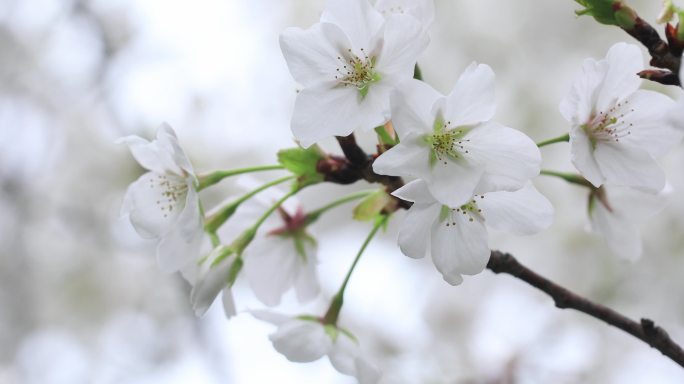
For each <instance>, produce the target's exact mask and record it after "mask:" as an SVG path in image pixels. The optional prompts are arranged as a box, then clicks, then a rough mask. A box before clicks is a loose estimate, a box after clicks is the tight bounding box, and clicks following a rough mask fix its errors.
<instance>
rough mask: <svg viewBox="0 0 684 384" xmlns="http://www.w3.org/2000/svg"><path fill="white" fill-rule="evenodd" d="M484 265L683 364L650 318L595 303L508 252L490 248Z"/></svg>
mask: <svg viewBox="0 0 684 384" xmlns="http://www.w3.org/2000/svg"><path fill="white" fill-rule="evenodd" d="M487 268H488V269H490V270H491V271H492V272H494V273H507V274H509V275H512V276H515V277H517V278H518V279H520V280H522V281H524V282H526V283H528V284H530V285H531V286H533V287H535V288H538V289H539V290H541V291H543V292H544V293H546V294H548V295H549V296H551V298H552V299H553V301H554V302H555V304H556V307H558V308H561V309H566V308H571V309H575V310H577V311H580V312H583V313H585V314H587V315H589V316H591V317H594V318H596V319H599V320H601V321H603V322H605V323H607V324H610V325H612V326H614V327H616V328H620V329H621V330H623V331H625V332H627V333H629V334H630V335H632V336H634V337H636V338H638V339H640V340H642V341H643V342H645V343H646V344H648V345H650V346H651V347H652V348H655V349H657V350H658V351H660V352H661V353H662V354H663V355H665V356H667V357H669V358H670V359H672V361H674V362H675V363H677V364H679V365H680V366H682V367H684V350H683V349H682V347H680V346H679V345H678V344H677V343H675V342H674V341H673V340H672V339H671V338H670V336H669V335H668V334H667V332H665V330H664V329H663V328H661V327H659V326H657V325H656V324H655V323H654V322H653V321H652V320H650V319H645V318H643V319H641V322H639V323H638V322H636V321H634V320H632V319H630V318H628V317H626V316H624V315H622V314H620V313H618V312H616V311H614V310H612V309H610V308H608V307H605V306H603V305H601V304H597V303H594V302H592V301H590V300H589V299H587V298H584V297H582V296H579V295H577V294H576V293H573V292H571V291H569V290H567V289H565V288H563V287H561V286H559V285H557V284H555V283H554V282H552V281H550V280H549V279H546V278H544V277H542V276H540V275H539V274H537V273H535V272H533V271H531V270H530V269H528V268H527V267H525V266H524V265H522V264H520V263H519V262H518V260H516V259H515V258H514V257H513V256H511V255H510V254H508V253H503V252H499V251H492V253H491V257H490V259H489V263H488V264H487Z"/></svg>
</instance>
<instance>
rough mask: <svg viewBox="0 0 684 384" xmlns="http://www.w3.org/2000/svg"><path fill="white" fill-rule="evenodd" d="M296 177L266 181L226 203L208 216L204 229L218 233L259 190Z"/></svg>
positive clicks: (211, 232)
mask: <svg viewBox="0 0 684 384" xmlns="http://www.w3.org/2000/svg"><path fill="white" fill-rule="evenodd" d="M295 177H296V176H285V177H281V178H280V179H277V180H274V181H271V182H269V183H266V184H264V185H262V186H260V187H259V188H257V189H255V190H253V191H250V192H248V193H246V194H245V195H243V196H240V197H239V198H238V199H237V200H234V201H231V202H230V203H228V204H226V205H225V206H224V207H223V208H221V209H220V210H219V211H218V212H216V213H214V214H213V215H211V216H210V217H209V218H207V221H206V223H205V224H204V230H205V231H206V232H207V233H209V234H216V231H218V229H219V228H221V226H222V225H223V224H224V223H225V222H226V221H227V220H228V219H230V217H231V216H233V214H234V213H235V211H237V209H238V207H239V206H240V205H241V204H242V203H244V202H245V201H247V200H249V199H251V198H252V197H254V195H256V194H258V193H259V192H261V191H263V190H265V189H268V188H270V187H273V186H276V185H278V184H281V183H284V182H286V181H288V180H292V179H294V178H295Z"/></svg>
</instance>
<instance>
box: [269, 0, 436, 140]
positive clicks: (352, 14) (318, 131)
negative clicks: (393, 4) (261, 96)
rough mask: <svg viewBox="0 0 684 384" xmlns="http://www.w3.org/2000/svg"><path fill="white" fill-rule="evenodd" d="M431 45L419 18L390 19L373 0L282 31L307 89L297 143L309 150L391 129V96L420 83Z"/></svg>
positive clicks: (295, 123) (297, 116)
mask: <svg viewBox="0 0 684 384" xmlns="http://www.w3.org/2000/svg"><path fill="white" fill-rule="evenodd" d="M428 40H429V39H428V37H427V35H426V34H425V31H424V28H423V27H422V26H421V24H420V23H419V22H418V21H417V20H416V19H415V18H414V17H412V16H409V15H401V14H395V15H390V16H388V17H386V18H385V17H383V16H382V14H380V12H378V11H377V10H375V9H374V8H373V7H372V6H371V5H370V4H369V3H368V0H329V1H328V2H327V5H326V9H325V11H324V12H323V14H322V16H321V21H320V22H319V23H317V24H315V25H313V26H312V27H311V28H309V29H306V30H304V29H300V28H289V29H286V30H285V31H283V33H282V34H281V35H280V47H281V49H282V51H283V55H284V56H285V60H286V61H287V65H288V67H289V69H290V72H291V73H292V76H293V77H294V78H295V80H297V81H298V82H299V83H300V84H301V85H302V86H303V87H304V88H303V89H302V90H301V91H300V92H299V94H298V95H297V100H296V102H295V107H294V112H293V116H292V132H293V134H294V136H295V138H296V139H297V140H299V142H300V144H301V145H303V146H304V147H308V146H310V145H312V144H314V143H316V142H318V141H320V140H322V139H324V138H326V137H330V136H333V135H338V136H346V135H349V134H350V133H352V132H353V131H354V130H356V129H359V128H362V129H368V130H369V129H372V128H374V127H376V126H378V125H381V124H383V123H385V122H386V121H387V120H388V119H389V114H390V104H389V97H390V93H391V91H392V90H393V89H394V88H395V87H396V85H397V84H399V83H400V82H401V81H403V80H406V79H409V78H411V77H412V76H413V68H414V65H415V64H416V59H417V57H418V54H420V53H421V52H422V51H423V50H424V49H425V47H426V46H427V44H428Z"/></svg>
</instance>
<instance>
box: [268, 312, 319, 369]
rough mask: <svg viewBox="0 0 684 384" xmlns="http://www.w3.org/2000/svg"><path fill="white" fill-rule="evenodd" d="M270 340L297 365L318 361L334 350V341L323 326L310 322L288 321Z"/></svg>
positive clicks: (277, 349)
mask: <svg viewBox="0 0 684 384" xmlns="http://www.w3.org/2000/svg"><path fill="white" fill-rule="evenodd" d="M269 339H271V342H272V343H273V347H274V348H275V349H276V351H278V352H280V353H281V354H283V355H284V356H285V357H286V358H287V359H288V360H290V361H293V362H296V363H307V362H310V361H316V360H318V359H320V358H321V357H323V356H324V355H325V354H326V353H328V351H330V348H332V340H331V339H330V336H328V335H327V334H326V333H325V330H324V328H323V326H322V325H321V324H318V323H316V322H313V321H308V320H299V319H293V320H291V321H288V322H287V323H284V324H282V325H280V326H279V327H278V330H277V331H276V332H275V333H274V334H272V335H270V336H269Z"/></svg>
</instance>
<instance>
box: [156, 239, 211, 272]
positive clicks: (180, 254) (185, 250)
mask: <svg viewBox="0 0 684 384" xmlns="http://www.w3.org/2000/svg"><path fill="white" fill-rule="evenodd" d="M203 235H204V232H202V231H199V232H196V233H195V235H194V237H192V238H190V239H189V240H186V238H185V237H184V236H183V234H182V233H181V231H180V230H179V228H174V230H172V231H171V232H169V233H167V234H166V235H165V236H164V237H162V238H161V240H160V241H159V244H157V264H159V269H161V270H162V271H163V272H166V273H172V272H175V271H178V270H181V269H182V268H184V267H185V266H186V265H188V264H191V263H194V262H196V261H197V259H198V257H199V254H200V249H201V245H202V239H203Z"/></svg>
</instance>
